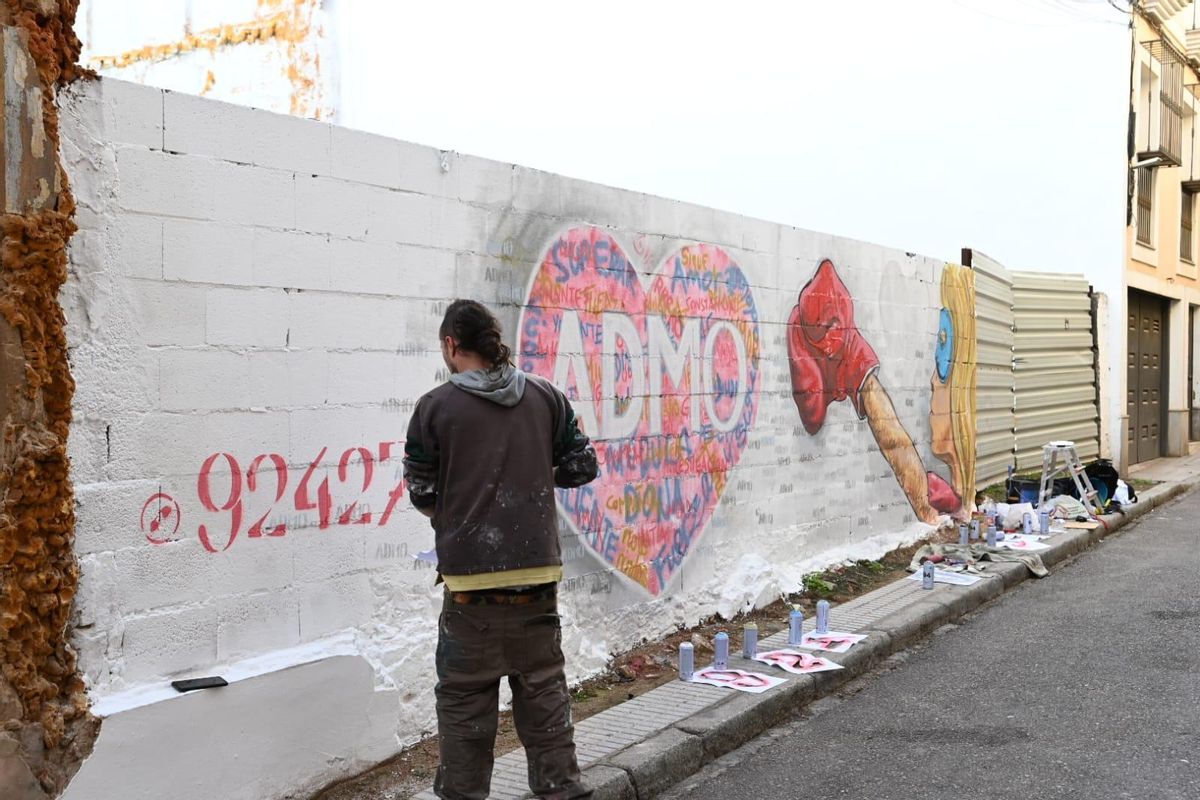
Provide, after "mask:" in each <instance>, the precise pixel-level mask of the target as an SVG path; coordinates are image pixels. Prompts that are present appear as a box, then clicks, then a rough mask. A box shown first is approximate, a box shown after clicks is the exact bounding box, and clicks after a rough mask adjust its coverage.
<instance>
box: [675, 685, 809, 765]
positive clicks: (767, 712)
mask: <svg viewBox="0 0 1200 800" xmlns="http://www.w3.org/2000/svg"><path fill="white" fill-rule="evenodd" d="M731 666H733V667H734V668H737V669H747V670H749V669H758V670H760V671H766V672H768V673H769V674H771V675H782V674H785V673H781V672H779V671H777V670H775V669H773V668H770V667H766V665H764V664H757V665H756V667H752V666H750V664H748V663H742V664H731ZM816 692H817V680H816V676H815V675H793V676H788V680H787V682H786V683H783V684H781V685H779V686H777V687H775V688H774V689H771V690H770V691H767V692H763V693H762V694H750V693H747V692H732V691H731V692H730V694H731V696H730V697H729V698H727V699H724V700H721V701H719V702H718V703H716V704H715V705H712V706H710V707H708V708H707V709H705V710H703V711H701V712H700V713H698V714H693V715H692V716H690V717H688V718H687V719H684V720H682V721H681V722H678V723H676V725H675V727H676V728H677V729H679V730H681V731H683V732H684V733H688V734H692V735H694V736H698V737H700V740H701V743H702V745H703V748H704V760H705V761H711V760H712V759H714V758H717V757H718V756H721V755H724V754H725V753H728V752H729V751H730V750H734V749H736V748H737V747H740V746H741V745H743V744H745V743H746V742H748V741H750V740H751V739H753V738H754V737H755V736H757V735H759V734H760V733H762V732H763V731H765V730H766V729H768V728H770V727H772V726H773V725H776V724H778V723H779V722H781V721H783V720H784V719H786V718H787V717H788V716H789V715H791V714H792V713H794V712H795V711H796V710H797V709H798V708H800V707H801V706H802V705H804V704H805V703H807V702H808V701H809V700H811V699H812V698H813V697H814V696H815V695H816Z"/></svg>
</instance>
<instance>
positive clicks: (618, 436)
mask: <svg viewBox="0 0 1200 800" xmlns="http://www.w3.org/2000/svg"><path fill="white" fill-rule="evenodd" d="M760 349H761V340H760V337H759V330H758V312H757V309H756V308H755V305H754V297H753V294H752V292H751V288H750V284H749V282H748V281H747V280H746V276H745V275H744V274H743V273H742V271H741V269H740V268H739V267H738V265H737V264H736V263H734V261H733V260H732V259H731V258H730V257H729V254H728V253H726V252H725V251H724V250H722V249H721V248H720V247H716V246H714V245H709V244H691V245H687V246H685V247H681V248H679V249H678V250H676V251H675V252H674V253H672V254H671V255H670V256H668V257H667V258H666V259H665V260H664V261H663V262H662V263H661V264H660V265H659V268H658V270H657V272H656V273H655V274H654V275H653V276H652V277H651V279H650V282H649V288H648V289H643V286H642V279H641V275H640V274H639V272H638V270H637V269H636V267H635V265H634V264H633V262H631V261H630V259H629V256H628V255H627V254H626V251H625V250H624V248H622V247H621V245H620V244H619V243H618V242H617V241H616V239H614V238H613V237H612V236H611V235H610V234H609V233H607V232H605V231H603V230H601V229H599V228H593V227H581V228H573V229H571V230H569V231H567V232H565V233H564V234H562V235H561V236H559V237H558V238H557V239H556V240H555V241H553V242H552V243H551V244H550V246H549V247H548V248H547V250H546V253H545V256H544V257H543V259H542V262H541V265H540V266H539V267H538V269H537V270H536V271H535V273H534V275H533V279H532V280H531V282H530V286H529V292H528V296H527V299H526V306H525V308H524V310H523V311H522V314H521V323H520V342H519V345H518V353H519V354H520V366H521V368H522V369H523V370H525V371H526V372H530V373H534V374H537V375H541V376H542V377H545V378H547V379H548V380H551V381H553V382H554V383H555V384H556V385H558V386H559V388H561V389H562V390H563V391H564V392H566V393H567V397H568V398H570V400H571V402H572V405H573V406H574V407H575V412H576V414H577V416H578V418H579V421H580V425H581V426H582V427H583V429H584V431H585V432H586V433H587V434H588V435H589V436H591V437H592V439H593V441H594V442H595V444H596V451H597V454H598V455H599V458H600V465H601V475H600V477H599V478H598V479H597V480H596V481H594V482H592V483H591V484H589V485H587V486H583V487H580V488H578V489H571V490H560V491H559V495H558V498H559V504H560V506H561V508H562V510H563V512H564V513H565V515H566V516H567V518H568V519H569V520H570V522H571V524H572V525H573V526H574V528H575V530H576V531H577V532H578V533H579V534H580V536H581V537H582V539H583V540H584V541H585V542H586V543H587V544H588V546H590V547H591V548H592V549H593V550H594V551H595V552H596V553H598V554H599V555H600V557H601V558H603V559H604V560H605V561H606V562H608V563H609V564H611V565H613V566H614V567H616V568H617V569H618V570H620V571H621V572H623V573H625V574H626V575H628V576H629V577H630V578H632V579H633V580H634V581H636V582H637V583H639V584H641V585H642V586H644V587H645V588H646V589H647V590H648V591H649V592H650V593H651V594H654V595H657V594H659V593H660V592H662V590H663V589H664V588H665V586H666V585H667V583H668V581H669V580H670V578H671V576H672V575H673V574H674V573H675V572H676V571H677V570H678V569H679V566H680V564H682V562H683V559H684V557H685V556H686V555H687V553H688V551H689V549H690V548H692V547H693V546H694V545H695V542H696V540H697V539H698V538H699V536H700V534H701V532H702V531H703V530H704V527H705V525H707V523H708V521H709V519H710V518H711V517H712V514H713V510H714V509H715V508H716V506H717V503H718V502H719V500H720V498H721V494H722V492H724V490H725V486H726V483H727V481H728V477H729V471H730V470H731V469H732V468H733V467H734V466H735V465H736V464H737V462H738V459H739V458H740V457H741V454H742V451H743V449H744V448H745V446H746V442H747V436H748V433H749V430H750V427H751V426H752V425H753V424H754V418H755V414H756V412H757V408H758V394H759V386H758V384H759V373H758V359H759V353H760Z"/></svg>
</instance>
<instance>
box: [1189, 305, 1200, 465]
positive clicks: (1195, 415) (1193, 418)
mask: <svg viewBox="0 0 1200 800" xmlns="http://www.w3.org/2000/svg"><path fill="white" fill-rule="evenodd" d="M1187 340H1188V378H1187V381H1188V409H1189V413H1188V428H1189V435H1188V438H1189V439H1191V440H1192V441H1193V442H1195V441H1200V405H1198V404H1197V402H1196V400H1197V398H1196V374H1195V373H1196V307H1195V306H1192V307H1191V308H1190V309H1188V339H1187Z"/></svg>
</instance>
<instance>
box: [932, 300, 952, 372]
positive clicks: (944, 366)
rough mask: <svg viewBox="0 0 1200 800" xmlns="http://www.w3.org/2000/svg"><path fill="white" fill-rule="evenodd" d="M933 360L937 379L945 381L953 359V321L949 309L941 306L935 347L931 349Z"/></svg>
mask: <svg viewBox="0 0 1200 800" xmlns="http://www.w3.org/2000/svg"><path fill="white" fill-rule="evenodd" d="M933 360H934V362H935V363H936V364H937V376H938V380H940V381H941V382H942V383H945V382H946V380H947V379H948V378H949V377H950V363H951V362H952V361H953V360H954V322H953V321H952V320H951V319H950V310H949V309H946V308H943V309H942V314H941V318H940V319H939V320H938V333H937V349H936V350H934V351H933Z"/></svg>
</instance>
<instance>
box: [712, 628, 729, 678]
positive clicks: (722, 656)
mask: <svg viewBox="0 0 1200 800" xmlns="http://www.w3.org/2000/svg"><path fill="white" fill-rule="evenodd" d="M713 650H714V651H715V654H714V655H713V667H715V668H716V669H729V634H728V633H726V632H725V631H721V632H720V633H718V634H717V635H716V636H715V637H713Z"/></svg>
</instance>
